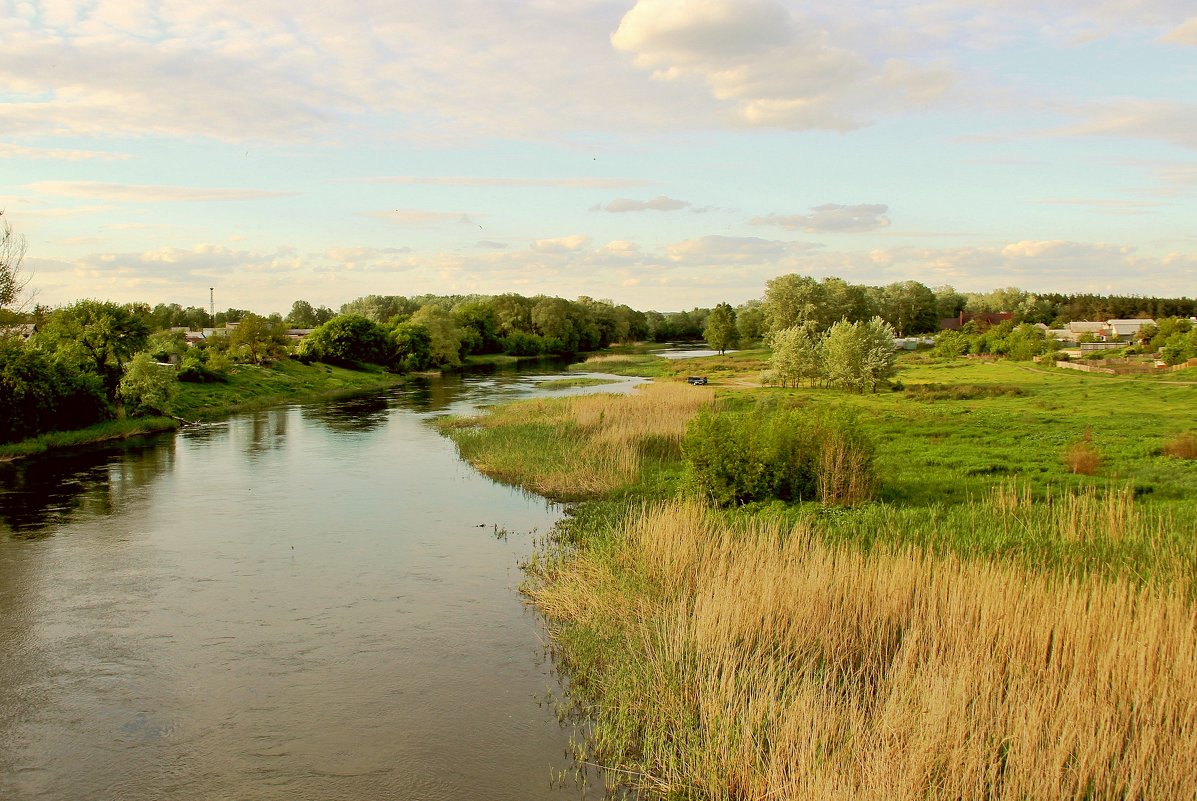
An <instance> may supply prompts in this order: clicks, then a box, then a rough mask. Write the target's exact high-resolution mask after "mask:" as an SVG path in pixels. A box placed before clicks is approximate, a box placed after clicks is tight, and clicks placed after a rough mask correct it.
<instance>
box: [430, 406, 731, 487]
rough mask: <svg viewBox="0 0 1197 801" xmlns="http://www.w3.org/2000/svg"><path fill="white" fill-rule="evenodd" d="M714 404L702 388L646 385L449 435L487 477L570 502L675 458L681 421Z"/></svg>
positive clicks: (507, 414)
mask: <svg viewBox="0 0 1197 801" xmlns="http://www.w3.org/2000/svg"><path fill="white" fill-rule="evenodd" d="M713 399H714V393H713V391H712V390H710V389H707V388H704V387H692V386H690V385H688V384H674V383H669V384H646V385H643V386H641V387H638V388H637V391H636V392H635V393H633V394H630V395H607V394H602V395H578V396H573V397H568V398H550V399H541V400H532V401H524V402H520V403H513V404H510V405H508V406H504V407H501V408H498V409H494V410H492V411H490V412H489V413H488V414H486V415H484V416H483V417H481V418H478V419H477V420H473V421H470V425H469V427H460V425H458V427H456V428H452V427H450V430H449V433H451V434H452V436H453V437H454V439H455V440H456V442H457V445H458V448H459V449H460V451H461V454H462V456H463V457H464V458H466V459H467V460H469V461H470V462H471V463H472V464H473V465H474V466H475V467H477V468H478V469H479V470H481V471H482V472H484V473H486V474H487V475H490V476H493V477H495V478H498V479H500V480H503V481H508V482H511V483H515V484H519V485H521V486H523V487H525V488H527V489H529V490H531V491H533V492H537V493H540V494H542V495H546V496H548V497H551V498H557V499H566V500H573V499H579V498H588V497H596V496H599V495H602V494H604V493H607V492H610V491H612V490H615V489H618V488H620V487H623V486H626V485H628V484H631V483H633V482H635V481H636V480H637V479H638V478H639V477H640V474H641V471H642V470H643V468H644V465H645V463H646V461H647V460H651V459H666V458H677V457H679V456H680V453H681V442H682V437H683V436H684V435H685V433H686V423H687V422H688V421H689V420H690V418H691V417H693V416H694V415H695V414H697V413H698V410H699V409H700V408H702V407H703V406H706V405H710V404H711V403H712V402H713Z"/></svg>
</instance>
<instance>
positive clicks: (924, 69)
mask: <svg viewBox="0 0 1197 801" xmlns="http://www.w3.org/2000/svg"><path fill="white" fill-rule="evenodd" d="M821 22H822V25H821V24H820V21H816V20H815V19H813V18H811V17H804V16H801V15H799V14H798V13H796V12H794V11H791V10H790V9H789V8H787V7H786V6H785V5H783V4H781V3H780V2H775V1H774V0H639V1H638V2H637V3H636V5H635V6H634V7H633V8H632V9H631V10H630V11H628V13H627V14H626V15H625V16H624V18H623V20H622V21H621V22H620V25H619V28H618V29H617V30H616V32H615V33H614V34H613V35H612V37H611V42H612V44H613V45H614V46H615V47H616V48H618V49H620V50H623V51H626V52H629V53H631V54H632V55H633V59H634V63H635V64H636V65H637V66H638V67H641V68H642V69H649V70H652V71H653V73H652V74H653V77H654V78H656V79H658V80H661V81H679V80H687V79H693V80H698V81H701V82H703V83H705V84H706V86H707V87H708V89H709V91H710V93H711V95H712V96H713V97H714V98H716V99H717V100H719V101H723V102H725V103H728V104H730V105H731V106H732V107H733V108H735V109H736V113H737V116H738V118H739V119H740V121H741V122H744V123H747V124H750V125H763V126H776V127H784V128H795V129H804V128H822V129H831V130H839V131H847V130H851V129H853V128H857V127H860V126H861V125H862V124H864V123H865V118H866V117H871V116H873V115H876V114H878V113H884V112H886V111H894V110H899V109H904V108H909V107H912V106H916V105H924V104H926V103H929V102H932V101H934V100H936V99H938V98H939V97H940V96H942V95H943V94H944V93H945V92H946V91H947V90H948V88H949V86H950V84H951V82H952V75H951V73H950V71H949V70H948V69H947V68H945V67H943V66H941V65H927V64H918V63H914V62H912V61H909V60H907V59H903V58H900V57H898V56H895V55H892V54H887V53H884V52H870V51H869V49H867V48H865V47H863V46H859V45H856V44H855V43H853V42H852V41H850V39H851V38H852V37H850V36H847V35H840V34H841V32H840V31H838V30H833V29H832V28H831V27H830V26H829V25H828V24H827V21H826V20H824V21H821Z"/></svg>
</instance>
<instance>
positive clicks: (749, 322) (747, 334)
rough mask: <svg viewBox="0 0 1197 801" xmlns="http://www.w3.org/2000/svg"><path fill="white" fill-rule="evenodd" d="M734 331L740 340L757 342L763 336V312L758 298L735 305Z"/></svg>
mask: <svg viewBox="0 0 1197 801" xmlns="http://www.w3.org/2000/svg"><path fill="white" fill-rule="evenodd" d="M736 331H737V332H738V333H739V335H740V342H742V343H745V344H747V343H749V342H759V341H760V340H762V339H764V337H765V312H764V311H763V310H762V309H761V302H760V301H759V300H750V301H748V302H747V303H742V304H740V305H739V306H738V307H736Z"/></svg>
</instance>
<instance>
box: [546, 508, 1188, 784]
mask: <svg viewBox="0 0 1197 801" xmlns="http://www.w3.org/2000/svg"><path fill="white" fill-rule="evenodd" d="M993 502H994V503H999V504H1000V503H1005V504H1008V508H1009V510H1010V511H1011V513H1017V512H1018V511H1020V510H1025V507H1026V504H1025V503H1024V501H1023V499H1022V498H1020V497H1012V496H1010V495H1006V496H1003V497H1002V498H997V499H994V501H993ZM1088 503H1089V502H1088V501H1086V500H1078V501H1077V505H1078V509H1079V508H1080V507H1085V509H1086V510H1087V511H1076V510H1073V511H1072V512H1061V513H1060V514H1061V515H1062V516H1063V517H1069V516H1072V517H1077V516H1078V515H1079V518H1078V519H1080V518H1084V517H1085V515H1088V514H1090V513H1092V514H1099V512H1097V511H1093V510H1092V509H1089V507H1088V506H1086V504H1088ZM1106 503H1108V504H1109V506H1105V507H1102V508H1103V509H1104V510H1105V511H1102V512H1100V514H1101V515H1103V516H1105V518H1106V519H1111V520H1112V521H1113V523H1114V524H1117V525H1122V524H1123V523H1124V522H1125V514H1124V512H1122V511H1119V509H1121V508H1122V507H1119V506H1118V504H1122V503H1124V502H1123V501H1120V500H1114V501H1108V502H1106ZM606 542H607V543H608V547H602V548H586V547H583V548H582V549H581V550H580V551H578V552H576V553H573V554H571V555H570V556H569V558H565V559H556V560H552V559H550V560H546V561H541V562H540V563H539V568H538V569H537V570H536V572H535V573H534V574H533V580H532V582H531V584H530V586H529V589H528V591H529V593H530V595H531V596H532V598H533V599H534V600H535V601H536V603H537V604H538V605H539V606H540V607H541V608H542V609H543V610H544V612H545V613H546V615H547V616H548V617H549V619H550V620H551V621H553V624H554V627H555V630H556V633H557V636H558V638H559V642H561V643H562V645H563V649H562V652H561V654H562V658H563V659H565V661H566V662H567V663H568V666H569V667H570V671H571V677H572V678H573V681H574V686H575V688H576V689H577V690H578V691H580V692H581V693H582V694H583V695H586V694H590V697H592V698H595V697H597V698H601V703H598V704H595V705H593V706H590V707H589V708H587V709H586V710H585V711H587V712H588V713H590V714H591V715H592V716H593V719H594V724H593V736H592V737H591V739H590V740H589V741H588V742H587V744H586V745H585V746H584V747H585V748H586V749H588V750H587V752H586V754H585V757H584V758H587V759H591V760H596V761H601V762H604V763H605V764H607V765H609V766H612V767H615V768H617V769H618V770H619V771H621V773H620V775H622V776H625V777H631V781H632V783H634V784H636V785H638V786H640V787H642V788H647V789H651V790H653V791H655V792H658V793H660V794H662V795H671V796H675V797H679V798H690V797H701V798H717V799H733V798H734V799H767V798H819V799H841V798H843V799H848V798H851V799H964V798H986V799H1028V798H1035V799H1055V798H1100V799H1106V798H1135V799H1179V798H1193V797H1194V795H1195V794H1197V772H1195V771H1194V770H1193V765H1197V622H1195V619H1194V611H1193V606H1192V604H1191V602H1190V601H1188V600H1187V599H1186V598H1185V597H1184V595H1183V593H1181V592H1179V591H1176V590H1174V589H1171V588H1169V587H1163V588H1156V589H1149V588H1147V587H1146V586H1145V585H1142V584H1139V583H1136V582H1133V581H1130V580H1125V579H1112V580H1111V579H1109V578H1103V579H1098V578H1095V577H1091V576H1085V575H1081V576H1079V577H1077V578H1076V579H1074V580H1067V581H1063V580H1060V579H1059V578H1058V577H1054V576H1050V575H1041V574H1036V573H1034V572H1031V571H1028V570H1026V569H1025V568H1023V567H1020V566H1017V565H1012V564H1009V563H1002V562H998V561H985V560H965V559H960V558H958V557H955V556H951V555H946V556H944V555H934V554H932V553H930V552H927V551H924V550H917V549H905V548H886V547H879V548H874V549H873V550H872V551H871V552H867V553H866V552H863V551H861V550H860V549H859V548H856V547H854V546H852V545H850V544H838V545H836V544H827V543H826V542H825V541H824V540H823V539H821V538H820V537H817V536H814V535H813V533H812V532H811V530H810V529H809V528H806V527H803V526H799V527H797V528H794V529H792V530H790V529H786V528H784V527H783V526H781V525H779V524H777V523H767V522H762V521H760V520H756V521H749V522H744V523H740V524H737V525H729V524H727V523H726V522H725V519H724V518H720V517H716V516H713V515H712V514H710V513H708V512H706V511H705V510H703V509H702V508H700V507H698V506H695V505H690V504H682V503H667V504H661V505H655V506H651V507H646V508H644V510H643V511H642V512H641V513H639V514H636V515H633V516H631V517H630V518H629V519H628V520H627V521H626V522H625V524H624V526H623V528H622V529H621V530H620V531H619V532H618V533H617V535H615V536H612V537H611V538H610V539H608V540H606Z"/></svg>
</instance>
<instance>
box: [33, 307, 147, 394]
mask: <svg viewBox="0 0 1197 801" xmlns="http://www.w3.org/2000/svg"><path fill="white" fill-rule="evenodd" d="M149 318H150V310H149V308H147V307H145V306H144V305H137V304H126V305H123V306H122V305H120V304H116V303H112V302H109V301H100V300H81V301H78V302H76V303H74V304H72V305H70V306H64V307H63V308H61V309H57V310H55V311H54V312H52V313H51V314H50V316H49V317H48V318H47V319H46V321H45V322H44V323H42V325H41V326H40V327H39V329H38V332H37V334H36V335H35V337H34V340H35V342H36V343H37V346H38V347H39V348H42V349H44V350H46V351H47V352H50V353H53V354H54V356H55V358H57V359H60V360H63V361H65V362H67V363H69V364H72V365H74V366H75V367H77V368H78V369H81V370H86V371H88V372H91V373H94V374H95V375H97V376H99V377H100V380H101V381H102V382H103V386H104V393H105V396H106V397H107V398H108V401H109V402H110V403H116V401H117V399H118V396H119V392H118V389H119V386H120V380H121V376H122V375H123V374H124V368H125V363H126V362H128V360H129V359H130V358H132V357H133V354H134V353H137V352H138V351H141V350H144V349H145V346H146V341H147V338H148V336H149V331H150V323H149Z"/></svg>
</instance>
